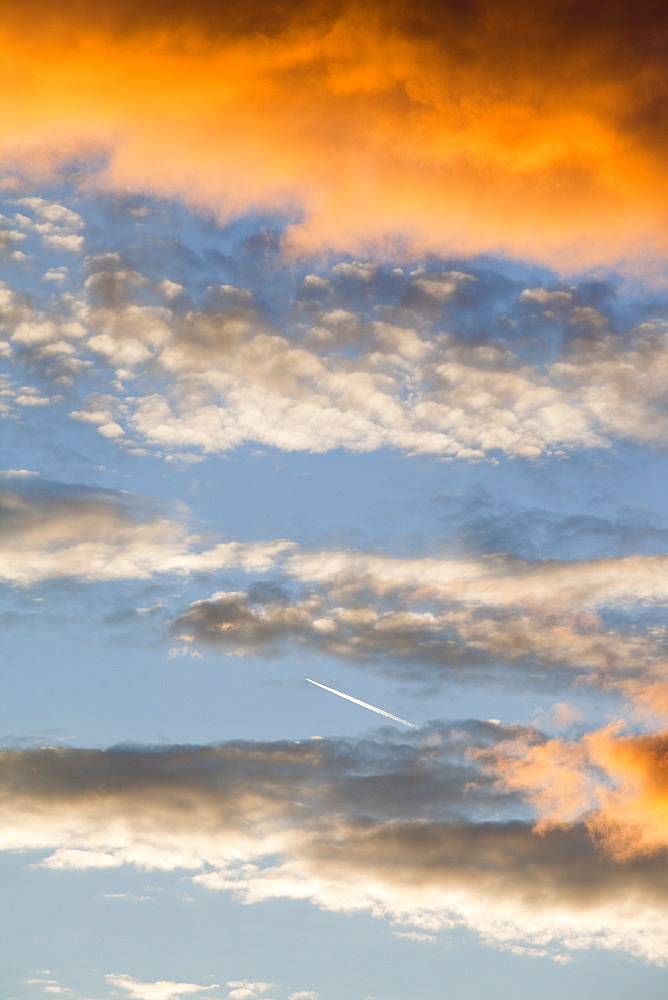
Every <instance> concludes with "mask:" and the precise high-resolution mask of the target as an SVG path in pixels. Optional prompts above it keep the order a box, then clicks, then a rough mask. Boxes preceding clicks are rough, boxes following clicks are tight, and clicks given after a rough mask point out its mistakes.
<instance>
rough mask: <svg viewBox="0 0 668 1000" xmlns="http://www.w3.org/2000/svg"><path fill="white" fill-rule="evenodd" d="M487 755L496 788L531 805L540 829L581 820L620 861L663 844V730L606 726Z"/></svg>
mask: <svg viewBox="0 0 668 1000" xmlns="http://www.w3.org/2000/svg"><path fill="white" fill-rule="evenodd" d="M492 759H493V763H494V766H495V768H496V769H497V770H498V771H499V773H500V774H501V784H502V786H503V787H504V788H507V789H510V790H514V791H520V792H522V793H523V794H525V795H527V797H528V798H529V800H530V801H531V803H532V805H533V806H534V807H535V808H536V810H537V812H538V815H539V821H538V823H537V826H536V829H537V830H538V831H539V832H542V831H545V830H547V829H550V828H552V827H555V826H568V825H570V824H571V823H574V822H576V821H577V820H580V819H584V822H585V823H586V825H587V827H588V829H589V831H590V833H591V834H592V836H593V837H594V838H595V839H596V840H597V841H599V842H600V843H601V844H602V846H603V847H604V848H605V849H606V851H608V852H609V853H610V854H612V855H613V856H614V857H615V858H616V859H618V860H627V859H629V858H633V857H639V856H642V855H647V854H652V853H655V852H657V851H662V850H666V849H668V732H663V733H656V734H651V735H642V736H620V735H619V726H618V725H611V726H606V727H605V728H604V729H599V730H597V731H596V732H592V733H588V734H587V735H585V736H584V737H583V738H582V740H581V741H579V742H576V741H565V740H548V741H547V742H546V743H544V744H542V745H538V746H530V745H528V744H527V743H526V742H524V741H522V740H519V741H513V742H511V743H509V744H507V745H506V746H505V747H503V746H502V747H501V748H500V749H498V750H496V751H494V752H493V754H492Z"/></svg>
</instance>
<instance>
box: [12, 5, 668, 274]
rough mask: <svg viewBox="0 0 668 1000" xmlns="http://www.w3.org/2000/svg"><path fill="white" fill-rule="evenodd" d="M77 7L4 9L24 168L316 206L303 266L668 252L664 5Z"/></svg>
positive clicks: (557, 260) (234, 205)
mask: <svg viewBox="0 0 668 1000" xmlns="http://www.w3.org/2000/svg"><path fill="white" fill-rule="evenodd" d="M71 6H72V8H73V10H72V13H70V12H69V8H68V17H67V18H66V19H65V18H62V17H61V18H58V17H54V15H53V14H52V13H50V12H48V11H47V10H46V9H45V8H46V5H44V4H43V3H40V2H29V3H24V4H21V5H17V4H13V3H10V4H8V5H6V7H5V14H4V15H3V18H2V22H0V41H1V43H2V48H3V53H4V55H5V68H4V70H3V71H2V74H3V75H2V78H1V79H2V87H3V89H4V90H5V91H6V92H8V93H9V94H11V100H10V101H6V102H4V104H3V109H2V111H1V112H0V134H1V135H2V143H1V146H0V155H1V156H2V157H3V158H4V159H5V161H16V160H18V161H19V162H20V163H21V164H23V165H24V166H25V165H26V164H30V165H31V166H32V167H33V168H34V167H40V166H41V167H43V168H46V167H49V166H50V165H53V164H54V162H57V161H58V160H59V159H62V158H63V157H67V156H71V155H83V154H86V153H96V154H99V153H104V154H106V155H107V156H108V158H109V160H108V167H107V170H106V175H105V178H104V180H105V183H107V184H110V185H112V186H113V187H121V188H123V187H127V186H128V185H129V186H131V187H134V188H136V187H140V188H144V189H147V190H149V191H152V192H155V193H156V194H164V195H169V196H183V197H185V198H187V199H188V200H189V201H190V202H191V203H192V204H195V205H200V206H202V207H206V208H209V209H213V210H214V211H215V212H217V213H218V214H219V215H220V216H221V217H226V216H228V215H230V214H234V213H240V212H245V211H249V210H254V209H259V210H270V211H272V210H285V209H292V210H293V211H294V210H295V209H297V210H298V211H300V212H301V213H302V215H303V221H302V222H301V223H300V224H298V225H296V226H295V227H294V228H293V229H292V231H291V233H290V236H289V242H290V243H291V245H292V246H293V247H294V248H297V249H303V250H313V249H323V248H327V247H331V248H334V249H336V248H339V249H341V248H345V249H346V250H350V249H352V248H353V247H360V246H363V245H368V244H369V242H371V243H374V242H375V243H376V244H378V242H380V243H381V244H382V243H383V241H386V240H388V239H389V240H391V241H394V240H395V239H396V238H397V237H398V238H400V239H402V238H404V239H407V240H408V241H409V243H410V244H411V247H412V249H413V250H415V249H421V250H427V249H432V250H438V251H445V252H447V251H457V252H464V253H475V252H479V251H484V250H494V249H505V250H507V251H510V252H512V253H515V254H522V255H529V256H530V257H534V258H536V259H539V260H543V261H547V262H550V263H553V264H556V265H557V266H561V267H562V268H564V269H566V270H567V269H569V268H571V269H572V268H574V267H577V266H580V265H583V264H592V263H598V262H601V261H603V262H612V261H614V260H616V259H618V258H619V256H620V255H621V254H629V253H634V252H646V251H647V248H648V246H649V245H650V244H652V245H653V246H654V248H656V247H657V246H658V245H661V246H664V245H665V237H666V218H665V204H666V195H667V193H668V191H667V187H668V185H667V171H666V150H665V148H664V145H665V144H663V143H662V140H660V139H656V138H655V136H656V135H657V134H658V135H661V134H662V133H663V128H662V124H661V120H660V119H661V115H662V114H663V113H664V112H663V111H662V104H661V95H662V93H663V86H664V82H663V81H664V76H665V71H664V68H663V62H662V59H661V56H660V52H659V48H658V46H657V39H660V37H661V36H662V33H665V29H664V25H665V23H666V14H665V10H663V8H662V7H661V5H656V4H653V3H649V4H648V3H646V4H645V5H644V6H643V5H642V4H641V5H640V6H639V7H638V8H636V7H635V6H634V8H633V11H630V10H628V7H627V8H626V13H625V11H624V10H623V9H622V8H623V7H625V6H626V5H621V4H620V5H614V4H613V5H610V4H605V10H604V9H603V5H602V4H601V3H589V4H581V3H580V4H572V5H569V4H554V5H552V4H549V3H548V4H541V5H540V7H539V8H536V10H533V9H527V8H526V6H523V7H520V6H519V5H517V4H509V3H505V2H500V0H488V2H487V3H483V4H481V5H479V6H478V7H476V8H471V9H469V10H467V11H465V12H461V11H460V12H458V11H457V10H456V9H455V8H454V6H453V7H452V8H450V7H449V6H448V5H444V6H441V5H438V6H437V5H427V4H424V5H422V6H421V5H420V4H417V5H411V8H410V11H409V10H408V8H404V7H403V6H402V5H401V4H394V5H389V7H387V8H385V7H383V8H382V9H381V8H380V7H379V9H378V10H377V12H376V13H375V14H373V11H371V10H369V9H368V8H366V7H365V10H364V14H363V16H362V14H361V13H360V12H359V10H355V9H354V8H347V7H335V6H333V5H325V6H324V7H318V8H317V11H314V9H313V8H312V7H304V8H302V7H301V5H299V4H294V3H293V4H292V5H291V6H290V8H289V10H288V11H287V13H286V12H285V11H284V12H283V13H282V14H281V15H280V16H279V15H278V13H277V11H276V10H275V9H274V7H273V6H272V5H267V6H266V7H263V6H261V5H256V4H254V5H253V11H252V13H249V14H248V15H246V16H244V15H242V14H239V13H238V12H235V11H233V9H232V7H231V6H228V5H227V4H221V5H216V10H215V11H214V12H211V11H210V10H207V5H205V4H202V5H201V8H200V6H199V5H198V4H197V3H195V4H194V5H188V7H187V12H188V13H187V14H185V13H184V12H183V10H178V8H180V6H181V5H173V4H170V3H166V2H163V3H159V4H156V5H153V6H149V7H148V8H147V10H145V11H144V12H143V13H138V12H137V11H136V9H135V8H136V5H134V4H132V5H130V4H128V5H127V7H126V8H123V6H122V5H120V7H117V6H116V5H114V6H113V7H112V6H111V5H108V6H107V5H105V4H104V3H103V4H102V5H99V4H96V5H94V7H93V5H92V4H89V3H86V2H83V3H80V4H77V5H71ZM552 7H553V8H554V9H552ZM617 7H619V10H618V9H617ZM175 8H177V9H175ZM599 8H600V9H599ZM611 10H612V12H611ZM631 22H632V23H631ZM35 25H38V26H39V27H38V28H37V29H36V28H35Z"/></svg>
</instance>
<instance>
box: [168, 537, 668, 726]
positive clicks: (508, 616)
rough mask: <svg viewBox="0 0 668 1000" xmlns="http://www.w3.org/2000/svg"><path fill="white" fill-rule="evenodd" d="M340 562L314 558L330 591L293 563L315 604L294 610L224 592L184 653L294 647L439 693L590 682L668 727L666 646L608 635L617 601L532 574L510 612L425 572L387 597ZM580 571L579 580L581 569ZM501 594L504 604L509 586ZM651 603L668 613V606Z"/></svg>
mask: <svg viewBox="0 0 668 1000" xmlns="http://www.w3.org/2000/svg"><path fill="white" fill-rule="evenodd" d="M328 555H329V556H330V557H332V558H336V556H337V555H338V554H337V553H329V554H328V553H320V554H319V555H318V556H315V555H313V556H312V555H311V554H308V555H305V556H304V557H303V560H304V562H307V563H308V565H310V566H312V565H318V566H321V567H324V568H325V572H324V574H323V575H324V580H323V578H322V577H321V578H320V579H319V580H317V581H316V582H314V581H312V580H311V579H310V574H308V573H306V572H300V570H301V569H302V568H303V562H302V555H301V554H300V553H299V552H298V553H297V554H296V555H290V554H288V556H287V559H286V564H287V567H288V568H293V567H294V566H295V565H296V566H297V567H299V569H298V576H299V579H300V581H301V582H302V583H308V584H309V585H310V588H311V589H310V591H309V593H308V594H307V596H302V597H301V598H294V597H291V596H290V594H289V592H288V590H289V588H288V589H281V588H280V587H276V586H270V587H264V586H262V585H261V584H260V585H256V586H255V587H253V588H251V589H250V590H249V591H229V592H224V591H221V592H218V593H215V594H213V595H212V596H211V597H210V598H207V599H202V600H198V601H195V602H193V603H192V604H191V605H190V607H189V608H188V609H187V610H186V611H185V612H184V613H182V614H181V615H180V616H179V617H178V618H177V619H176V620H175V621H174V622H173V623H172V627H171V632H172V635H173V636H174V637H175V638H178V639H180V640H181V641H183V642H185V644H186V645H185V646H184V647H182V648H183V651H184V652H185V651H186V650H188V649H189V648H190V649H191V651H192V652H193V653H195V652H196V647H197V646H198V645H204V646H210V647H214V648H218V649H220V650H221V651H223V652H226V653H227V654H230V655H243V654H245V653H264V654H266V655H271V656H274V655H275V654H276V653H278V652H281V651H282V650H284V649H285V647H286V646H289V645H290V644H293V645H296V646H297V648H299V646H300V645H301V646H307V647H308V648H311V649H317V650H319V651H320V652H324V653H326V654H328V655H331V656H336V657H341V658H343V659H344V660H349V661H353V662H355V663H356V664H358V665H359V664H362V665H364V664H368V665H370V666H372V667H374V666H375V667H376V668H378V667H380V669H382V670H384V671H385V672H391V673H393V674H395V675H399V676H401V677H403V678H406V679H408V678H411V679H413V680H428V681H429V682H430V683H433V682H439V681H444V680H447V679H457V680H461V679H467V680H468V681H473V680H474V679H478V680H480V679H482V678H484V679H486V680H490V679H492V678H494V679H495V680H496V681H497V682H498V681H503V680H506V681H507V680H508V679H512V678H513V676H514V675H515V673H516V671H518V670H520V671H521V672H522V673H523V674H524V676H525V677H527V676H528V675H530V676H531V677H532V683H536V682H540V681H539V679H540V678H541V677H545V678H546V677H549V676H550V675H552V680H553V681H554V680H556V679H559V680H560V681H561V682H562V683H568V682H569V681H574V680H576V681H577V680H580V681H581V680H586V681H587V682H588V683H590V684H596V685H598V686H600V687H603V688H605V689H608V690H614V691H617V692H618V693H619V694H621V695H622V696H623V697H626V698H629V699H631V700H632V701H634V702H635V704H636V705H637V706H638V707H639V708H640V709H641V710H644V711H647V712H650V713H651V714H658V715H666V717H668V712H666V707H667V706H666V703H665V702H666V698H667V697H668V694H667V693H666V689H665V662H666V647H665V635H664V634H663V632H662V630H661V629H660V628H659V630H658V633H657V629H656V628H653V627H652V626H649V627H647V628H646V629H644V630H643V631H642V632H640V633H638V632H634V631H631V632H629V631H627V632H624V631H623V630H622V628H618V629H614V628H610V627H605V626H604V624H603V621H602V619H601V618H600V617H599V616H598V615H597V614H595V613H594V612H593V611H592V610H591V608H592V606H593V605H595V604H596V603H597V600H596V599H597V597H598V602H599V603H602V604H605V600H606V598H608V599H609V595H606V594H604V595H601V594H599V595H596V594H595V593H591V592H588V594H587V598H585V599H584V600H582V596H581V595H582V591H581V590H580V588H579V587H578V585H577V581H576V580H574V582H573V591H572V593H571V594H570V595H569V601H568V602H565V601H564V600H563V596H562V595H560V593H559V588H558V587H555V590H554V592H553V593H550V591H549V589H548V588H547V587H546V588H545V590H544V591H543V592H542V593H541V594H540V597H539V596H538V595H539V593H540V592H539V590H538V588H537V587H536V588H535V590H534V587H533V586H532V583H531V569H533V570H534V571H535V572H536V573H537V574H539V573H540V566H539V565H538V566H533V567H532V568H530V567H529V565H525V566H524V567H523V572H525V573H526V576H527V578H528V579H526V580H525V581H524V582H525V583H526V590H524V589H523V590H522V592H521V593H520V594H519V595H518V594H513V592H512V586H509V588H508V589H509V593H508V595H507V598H506V599H505V600H504V599H503V597H497V595H496V591H494V597H495V598H496V599H495V600H494V599H492V600H491V599H490V598H489V596H488V595H487V594H486V593H484V592H482V593H478V592H477V591H476V590H473V591H472V592H469V591H468V590H467V589H466V588H465V587H464V586H463V584H461V582H459V583H458V584H457V585H451V586H450V587H447V588H444V589H443V590H440V589H439V588H436V587H434V586H433V585H431V586H430V585H429V583H426V584H425V583H424V582H423V577H422V575H421V573H420V569H419V563H420V560H416V561H415V562H416V563H418V569H417V572H416V576H415V577H413V578H412V579H411V578H410V577H409V576H408V574H409V573H410V570H409V569H408V567H406V570H407V577H404V578H403V580H401V581H399V580H398V579H397V578H396V577H395V578H394V580H393V583H394V586H393V588H392V589H390V588H388V587H387V586H386V583H387V581H386V578H385V579H383V580H382V581H381V582H380V585H379V580H378V578H374V577H373V576H372V575H370V574H369V575H366V574H365V573H364V571H363V566H364V561H363V557H362V556H361V554H360V563H359V564H358V571H357V572H355V571H354V570H351V577H350V578H348V577H346V578H345V583H343V582H342V580H341V577H337V578H336V579H335V580H334V581H333V580H332V578H331V577H328V576H327V573H326V565H327V557H328ZM397 562H398V563H399V564H401V563H402V562H403V561H401V560H397ZM607 562H608V563H609V565H608V567H607V568H608V573H607V574H606V579H607V580H608V582H609V581H610V577H611V576H612V574H613V573H614V572H615V569H616V566H615V561H614V560H608V561H607ZM569 568H570V570H571V573H572V576H573V577H576V576H577V573H578V570H579V568H580V567H578V566H577V564H576V565H574V566H572V567H569ZM444 573H445V567H444ZM620 575H621V574H620ZM426 576H427V574H425V577H426ZM351 578H353V579H354V583H349V582H348V581H349V579H351ZM657 579H658V578H657ZM628 583H629V581H626V585H627V586H628ZM497 585H498V586H499V588H500V590H501V591H502V592H503V588H504V586H505V582H504V581H503V579H501V580H499V581H498V584H497ZM374 589H375V594H374ZM379 591H380V593H379ZM637 596H638V595H635V594H632V593H631V591H627V592H626V593H625V594H624V596H623V598H622V600H623V601H624V603H630V602H632V601H633V600H634V599H635V598H636V597H637ZM647 596H648V595H647V594H645V598H647ZM615 597H616V598H617V599H619V595H615ZM640 599H641V600H642V597H641V598H640ZM651 599H652V600H658V601H660V602H661V603H663V602H664V601H665V598H664V597H662V596H661V595H660V594H656V595H654V597H653V598H651ZM415 604H417V605H418V607H417V608H416V607H415V606H414V605H415ZM622 626H623V620H622ZM662 699H663V703H664V704H662Z"/></svg>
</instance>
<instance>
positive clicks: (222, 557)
mask: <svg viewBox="0 0 668 1000" xmlns="http://www.w3.org/2000/svg"><path fill="white" fill-rule="evenodd" d="M0 507H1V508H2V510H3V515H4V522H5V524H4V530H3V532H2V533H0V579H3V580H5V581H6V582H8V583H13V584H17V585H19V586H30V585H32V584H34V583H36V582H38V581H40V580H46V579H52V578H57V577H64V576H66V577H72V578H75V579H80V580H86V581H94V580H118V579H146V578H149V577H151V576H154V575H157V574H163V573H175V574H179V575H187V574H189V573H194V572H206V571H210V570H216V569H222V568H224V567H225V568H239V569H244V570H246V571H248V572H260V573H261V572H264V571H266V570H267V569H270V568H271V567H272V566H274V565H275V563H276V560H277V559H278V558H279V557H280V556H281V555H282V554H283V553H284V552H286V551H287V550H289V549H290V548H292V547H293V545H292V543H291V542H288V541H284V540H276V541H269V542H248V543H244V542H228V543H221V544H218V545H215V546H213V547H212V548H208V549H207V548H204V547H203V545H202V539H201V538H200V537H198V536H195V535H189V534H188V533H187V530H186V528H185V526H184V525H183V524H182V523H180V522H178V521H175V520H171V519H169V518H167V517H164V516H160V515H156V514H154V515H148V516H147V515H146V514H144V513H142V511H141V501H140V498H132V497H131V496H130V495H129V494H121V493H114V492H104V491H98V492H96V491H85V490H82V491H80V492H77V491H76V490H75V489H71V490H69V491H67V492H66V493H65V495H63V494H62V493H60V494H59V493H58V492H56V493H53V494H49V493H48V492H42V493H40V494H36V493H32V494H31V493H23V492H19V491H18V490H12V491H10V490H9V489H5V490H3V491H0Z"/></svg>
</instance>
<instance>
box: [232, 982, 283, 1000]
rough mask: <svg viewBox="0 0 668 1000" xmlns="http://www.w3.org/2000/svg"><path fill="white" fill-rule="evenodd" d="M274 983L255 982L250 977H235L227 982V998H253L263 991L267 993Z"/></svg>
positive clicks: (245, 999)
mask: <svg viewBox="0 0 668 1000" xmlns="http://www.w3.org/2000/svg"><path fill="white" fill-rule="evenodd" d="M273 985H274V983H262V982H260V983H253V982H251V981H250V980H249V979H233V980H230V981H229V982H228V984H227V987H228V989H229V991H230V992H229V993H228V994H227V1000H252V998H255V997H258V996H259V995H260V994H261V993H266V992H267V990H268V989H270V988H271V987H272V986H273Z"/></svg>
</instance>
